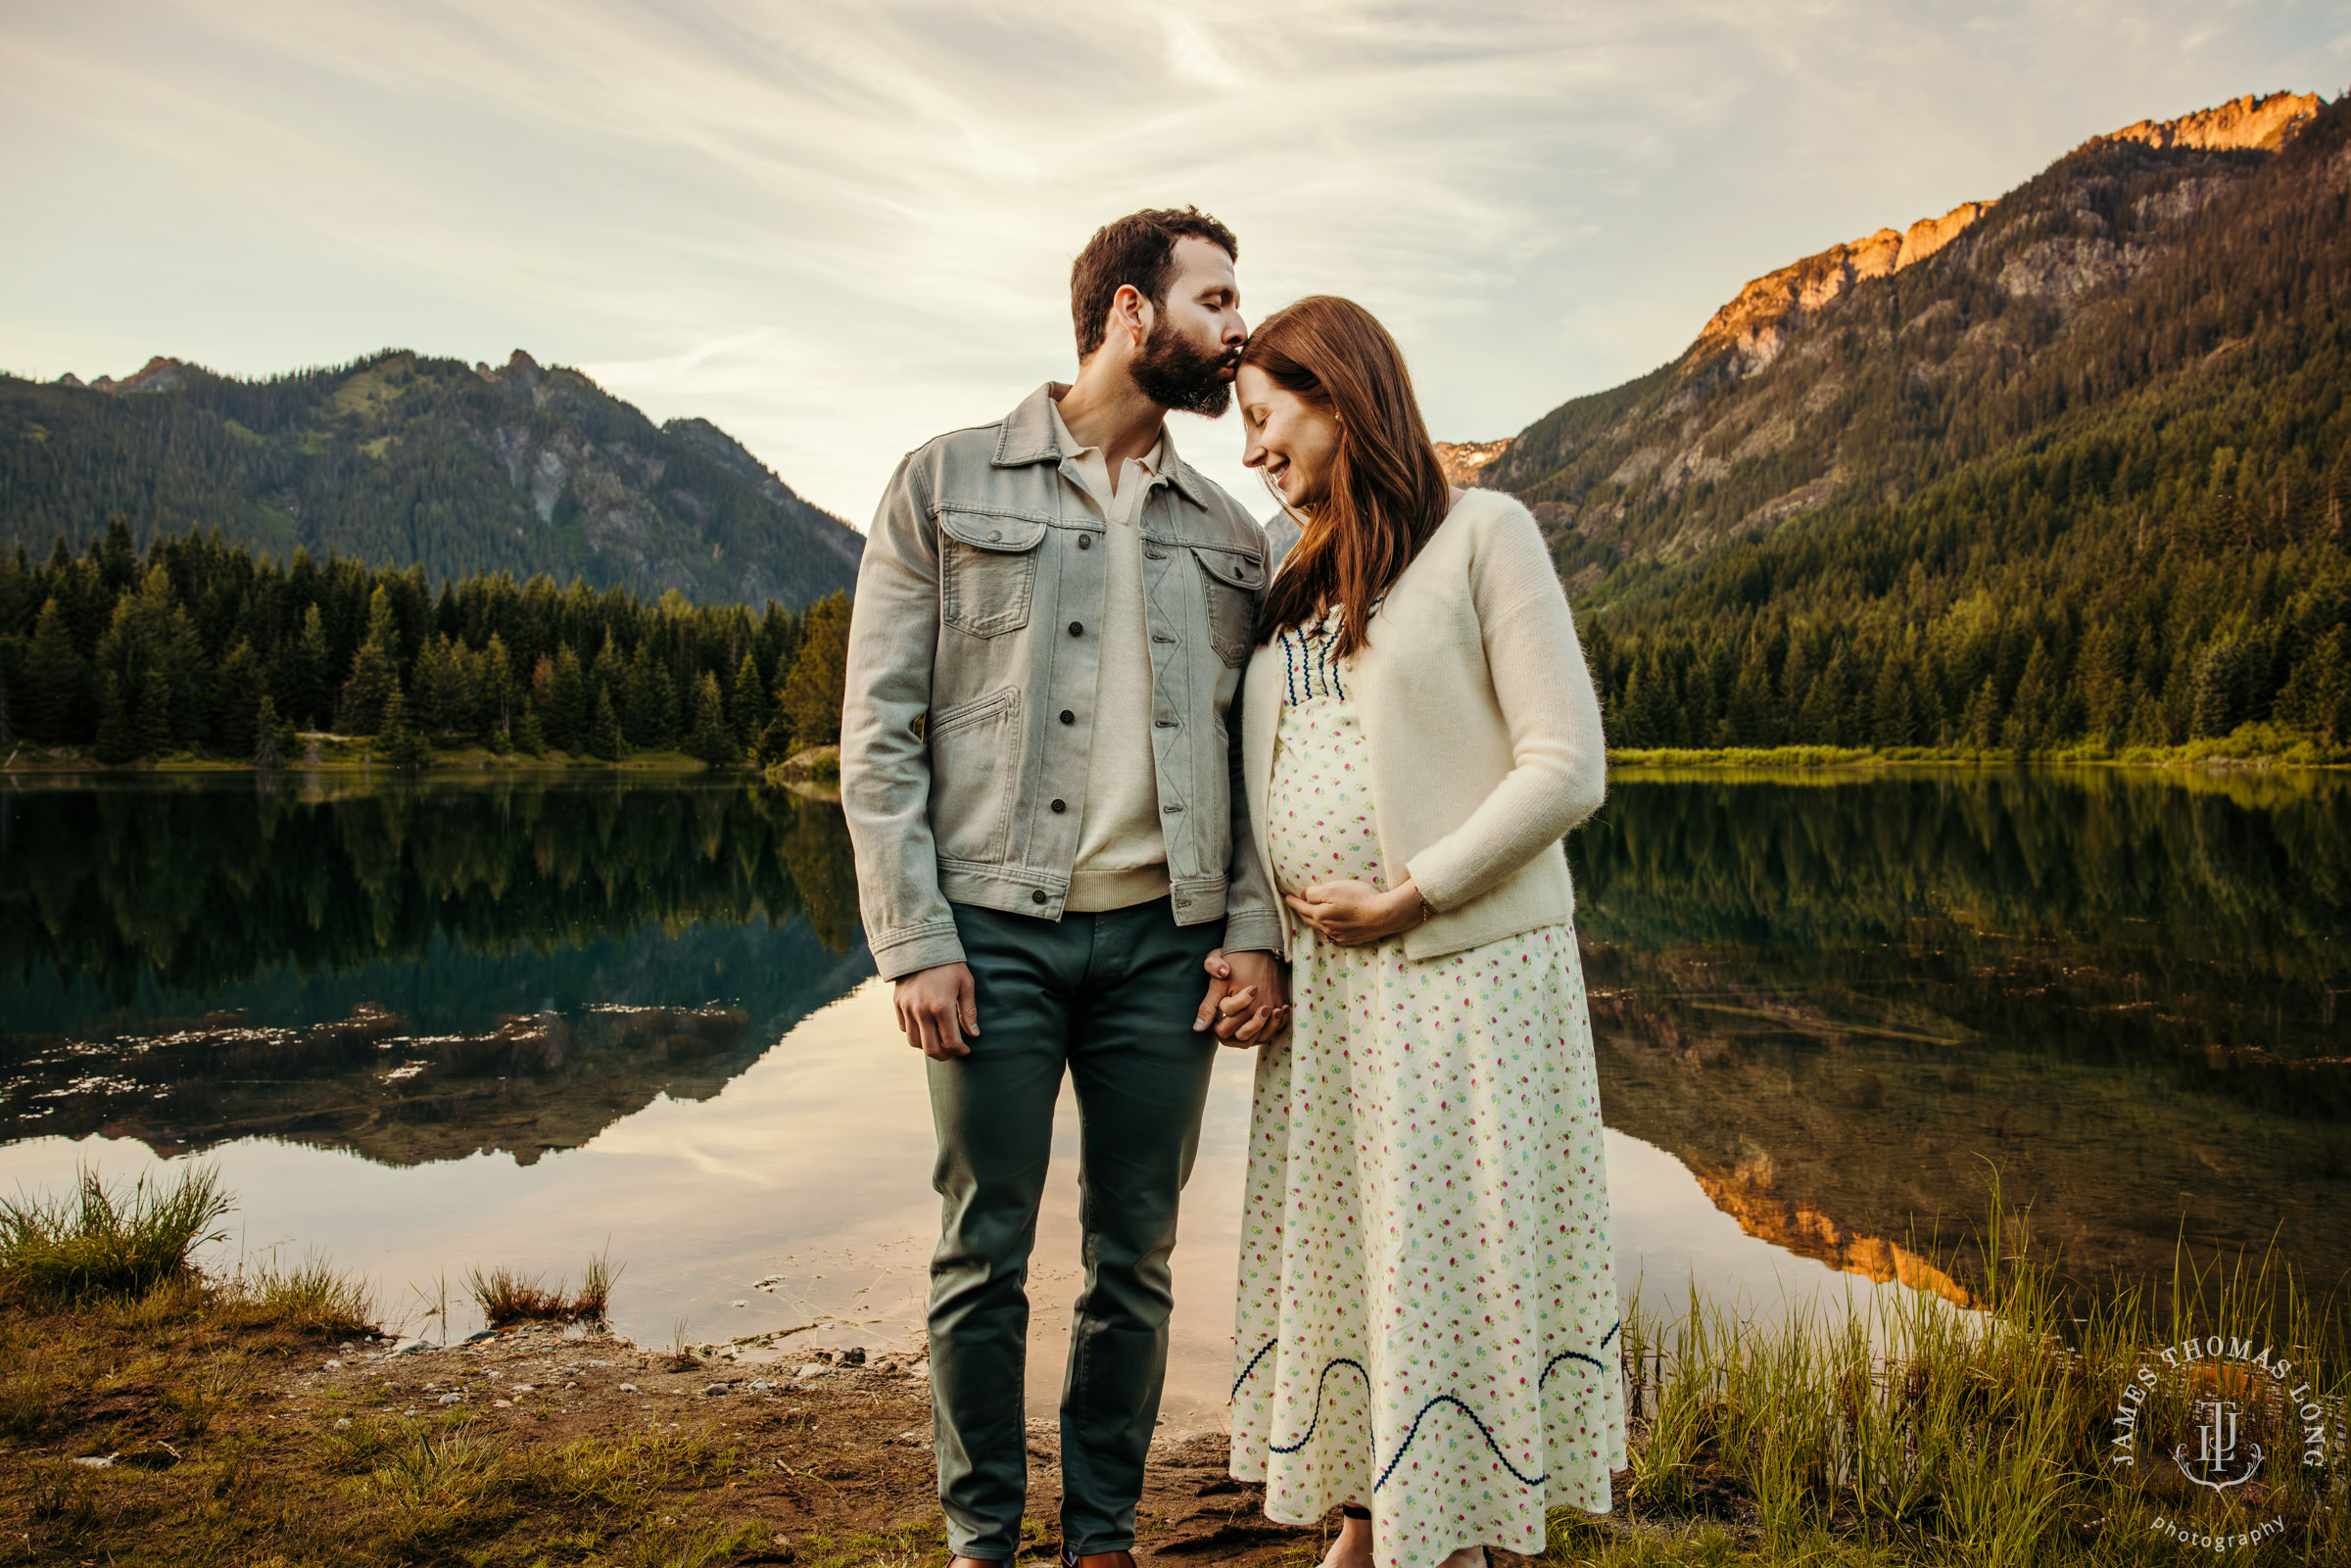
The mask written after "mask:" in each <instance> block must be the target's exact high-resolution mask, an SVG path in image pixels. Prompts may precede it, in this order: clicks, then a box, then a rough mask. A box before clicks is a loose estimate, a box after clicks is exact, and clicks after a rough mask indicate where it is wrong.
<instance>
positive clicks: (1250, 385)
mask: <svg viewBox="0 0 2351 1568" xmlns="http://www.w3.org/2000/svg"><path fill="white" fill-rule="evenodd" d="M1233 390H1234V391H1235V392H1236V393H1238V394H1239V397H1240V404H1241V430H1242V432H1243V436H1244V439H1245V440H1246V441H1247V443H1248V445H1247V447H1246V449H1245V450H1244V451H1242V452H1241V461H1242V462H1243V463H1244V464H1246V465H1247V466H1249V467H1251V468H1260V469H1263V470H1264V471H1265V475H1266V477H1267V478H1268V479H1270V480H1271V481H1272V482H1273V488H1274V489H1275V490H1277V491H1279V492H1280V493H1281V499H1283V500H1285V501H1287V502H1288V503H1289V504H1291V505H1292V506H1297V507H1301V508H1303V507H1308V506H1312V505H1314V504H1315V503H1316V502H1317V501H1319V500H1320V499H1322V497H1323V496H1324V494H1325V493H1326V492H1327V491H1328V489H1329V485H1330V465H1331V462H1332V460H1333V459H1334V458H1336V457H1337V456H1338V452H1339V422H1338V420H1337V419H1336V418H1334V417H1333V416H1332V414H1331V412H1330V410H1329V409H1327V408H1321V407H1318V406H1317V405H1315V404H1311V403H1309V402H1307V401H1306V400H1305V399H1304V398H1301V397H1300V396H1298V394H1296V393H1294V392H1292V391H1290V390H1289V389H1288V388H1286V387H1282V386H1278V385H1276V384H1275V383H1274V380H1273V378H1272V377H1271V376H1269V375H1267V374H1266V373H1265V371H1263V370H1261V369H1259V368H1258V367H1257V366H1256V365H1253V364H1244V365H1242V366H1241V370H1240V374H1239V375H1238V376H1236V377H1234V378H1233Z"/></svg>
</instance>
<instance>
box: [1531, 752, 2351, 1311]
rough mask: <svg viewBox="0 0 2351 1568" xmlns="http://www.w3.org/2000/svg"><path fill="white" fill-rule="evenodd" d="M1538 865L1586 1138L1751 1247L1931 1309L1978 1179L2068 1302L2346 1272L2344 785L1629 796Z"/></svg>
mask: <svg viewBox="0 0 2351 1568" xmlns="http://www.w3.org/2000/svg"><path fill="white" fill-rule="evenodd" d="M1571 853H1572V856H1573V858H1574V861H1575V868H1576V873H1577V886H1578V910H1577V925H1578V927H1579V931H1580V934H1581V937H1582V941H1583V947H1584V955H1585V965H1586V974H1587V978H1588V981H1589V983H1590V987H1591V994H1592V1007H1593V1014H1594V1026H1595V1031H1596V1035H1597V1038H1598V1041H1599V1047H1600V1058H1601V1060H1600V1071H1601V1085H1602V1101H1603V1105H1604V1107H1605V1109H1606V1112H1607V1121H1608V1124H1609V1125H1610V1126H1611V1127H1614V1128H1617V1129H1619V1130H1622V1131H1625V1132H1629V1133H1631V1134H1632V1135H1634V1136H1636V1137H1639V1138H1642V1139H1645V1140H1648V1141H1650V1142H1653V1143H1655V1144H1657V1145H1659V1146H1661V1147H1663V1148H1665V1149H1668V1150H1670V1151H1672V1153H1673V1154H1675V1155H1676V1156H1677V1157H1678V1158H1680V1159H1681V1161H1682V1162H1683V1163H1684V1164H1686V1165H1687V1166H1688V1167H1689V1168H1690V1170H1691V1171H1692V1173H1693V1174H1694V1175H1696V1176H1697V1178H1698V1181H1699V1184H1700V1186H1701V1187H1702V1188H1703V1189H1704V1191H1705V1192H1706V1194H1707V1196H1708V1197H1709V1198H1710V1199H1711V1200H1712V1201H1713V1202H1714V1203H1715V1204H1716V1205H1717V1206H1718V1207H1719V1208H1721V1209H1722V1210H1723V1211H1724V1212H1727V1213H1730V1214H1732V1215H1734V1216H1735V1217H1736V1218H1738V1220H1739V1221H1740V1224H1741V1225H1742V1227H1743V1228H1745V1229H1746V1230H1747V1231H1749V1233H1751V1234H1753V1235H1757V1236H1762V1237H1764V1238H1766V1239H1769V1240H1771V1241H1774V1242H1777V1243H1778V1244H1780V1245H1781V1246H1783V1247H1786V1248H1788V1249H1789V1250H1790V1251H1793V1252H1795V1253H1798V1254H1799V1255H1801V1256H1805V1257H1810V1258H1815V1259H1821V1260H1822V1261H1825V1262H1827V1263H1829V1264H1830V1265H1831V1266H1833V1267H1837V1268H1841V1269H1847V1270H1850V1271H1853V1272H1856V1273H1861V1274H1865V1275H1867V1276H1869V1277H1871V1278H1875V1279H1887V1278H1892V1277H1895V1276H1896V1275H1899V1276H1900V1277H1902V1278H1904V1279H1907V1280H1910V1281H1911V1282H1913V1283H1917V1284H1921V1285H1925V1286H1929V1287H1931V1288H1938V1289H1944V1291H1945V1294H1953V1292H1952V1291H1951V1290H1950V1289H1949V1288H1947V1287H1948V1282H1947V1281H1944V1280H1943V1279H1942V1278H1941V1277H1940V1276H1938V1275H1936V1274H1934V1273H1933V1272H1932V1271H1931V1270H1928V1269H1926V1268H1925V1266H1924V1263H1923V1260H1922V1259H1919V1258H1918V1257H1917V1256H1916V1254H1915V1253H1913V1252H1911V1251H1910V1250H1909V1249H1908V1248H1907V1247H1906V1246H1905V1245H1904V1243H1905V1242H1906V1240H1907V1238H1908V1237H1909V1236H1910V1235H1911V1234H1912V1231H1913V1227H1915V1231H1916V1234H1917V1236H1918V1237H1919V1239H1920V1241H1921V1242H1922V1243H1923V1242H1924V1241H1925V1240H1926V1239H1927V1238H1928V1237H1929V1236H1930V1235H1932V1234H1933V1232H1934V1229H1935V1225H1936V1220H1937V1216H1940V1217H1941V1235H1942V1238H1943V1242H1944V1243H1945V1244H1946V1245H1947V1244H1950V1243H1953V1242H1955V1241H1957V1240H1958V1239H1959V1236H1960V1233H1961V1232H1962V1231H1964V1230H1965V1229H1966V1227H1967V1226H1968V1225H1970V1224H1971V1223H1974V1222H1979V1221H1980V1220H1981V1218H1982V1216H1983V1212H1984V1193H1983V1187H1984V1181H1985V1177H1986V1175H1987V1172H1988V1171H1989V1170H1990V1169H1991V1167H1992V1166H1993V1165H1994V1164H1996V1165H1997V1166H1998V1168H1999V1169H2000V1170H2001V1172H2002V1177H2001V1186H2002V1192H2003V1196H2004V1199H2005V1201H2007V1202H2008V1203H2009V1204H2010V1205H2011V1206H2014V1205H2016V1204H2019V1203H2024V1202H2030V1203H2031V1204H2032V1206H2033V1220H2034V1226H2033V1229H2034V1234H2035V1237H2036V1239H2037V1240H2038V1241H2039V1243H2042V1244H2048V1245H2057V1246H2062V1247H2063V1249H2064V1256H2065V1259H2066V1262H2067V1265H2068V1272H2069V1273H2070V1274H2071V1276H2072V1277H2073V1278H2074V1279H2076V1280H2077V1281H2080V1282H2084V1283H2095V1282H2098V1281H2101V1280H2104V1279H2105V1278H2107V1277H2108V1276H2109V1273H2110V1271H2113V1270H2121V1271H2123V1272H2125V1273H2128V1274H2131V1275H2133V1276H2135V1277H2138V1278H2142V1279H2144V1278H2151V1277H2153V1276H2156V1275H2160V1274H2163V1273H2166V1272H2168V1270H2169V1269H2170V1266H2171V1263H2172V1260H2173V1256H2174V1246H2175V1241H2176V1239H2177V1238H2178V1237H2179V1236H2181V1235H2182V1234H2184V1235H2185V1236H2186V1238H2187V1239H2188V1241H2189V1242H2190V1243H2191V1244H2194V1245H2196V1246H2198V1247H2200V1248H2212V1247H2226V1248H2231V1249H2234V1248H2237V1247H2244V1248H2248V1249H2250V1251H2251V1252H2252V1253H2253V1254H2254V1255H2256V1256H2258V1255H2259V1253H2260V1252H2261V1250H2262V1248H2263V1246H2264V1245H2265V1243H2267V1242H2268V1241H2269V1240H2270V1239H2271V1237H2272V1236H2273V1235H2275V1236H2276V1237H2277V1239H2278V1242H2279V1248H2280V1250H2281V1252H2282V1253H2283V1255H2284V1256H2285V1258H2286V1259H2290V1260H2291V1261H2292V1262H2293V1263H2294V1264H2295V1266H2296V1267H2297V1270H2298V1271H2300V1272H2301V1273H2302V1274H2303V1276H2304V1277H2305V1279H2306V1280H2313V1281H2315V1282H2316V1283H2317V1284H2319V1285H2320V1286H2322V1287H2324V1286H2327V1285H2331V1284H2332V1283H2333V1282H2334V1281H2335V1280H2336V1279H2337V1278H2338V1277H2339V1276H2340V1275H2341V1274H2342V1273H2343V1271H2344V1270H2345V1269H2346V1268H2351V1212H2346V1209H2345V1199H2346V1198H2351V1191H2347V1190H2346V1188H2345V1186H2344V1182H2345V1180H2346V1177H2347V1176H2351V1138H2346V1136H2345V1126H2344V1113H2345V1109H2346V1104H2347V1103H2351V1072H2347V1070H2346V1069H2347V1068H2351V1056H2347V1055H2346V1041H2345V1038H2344V1029H2343V1021H2342V1019H2341V1016H2340V1009H2341V999H2342V997H2343V993H2344V989H2345V987H2346V985H2351V976H2347V974H2346V964H2345V958H2346V953H2345V940H2344V939H2345V936H2346V933H2347V932H2351V791H2347V790H2346V788H2345V787H2344V784H2343V781H2340V780H2337V779H2334V778H2331V777H2314V776H2311V775H2302V776H2299V777H2281V776H2275V775H2265V774H2223V775H2214V776H2186V777H2183V776H2180V775H2165V776H2156V775H2150V774H2146V773H2140V772H2133V771H2125V770H2078V771H2064V772H2054V771H2050V772H2033V773H2009V772H1990V771H1988V772H1983V773H1965V774H1960V773H1943V774H1929V775H1919V774H1897V775H1893V776H1864V775H1850V774H1847V775H1835V774H1829V775H1814V776H1810V777H1805V778H1801V779H1798V778H1792V777H1791V776H1789V775H1784V774H1783V775H1776V776H1770V777H1753V778H1738V777H1726V776H1724V775H1723V774H1720V773H1717V772H1707V773H1703V774H1701V773H1695V772H1693V773H1684V774H1681V775H1671V774H1663V773H1629V774H1626V775H1622V776H1619V777H1618V778H1617V779H1616V780H1615V781H1613V783H1612V785H1611V795H1610V799H1609V803H1608V805H1607V808H1606V809H1605V810H1604V811H1603V813H1602V815H1601V817H1600V818H1599V820H1597V821H1596V822H1595V823H1594V824H1593V825H1592V826H1590V827H1589V828H1587V829H1586V831H1585V832H1582V833H1580V834H1579V835H1577V837H1576V838H1575V839H1574V840H1572V841H1571Z"/></svg>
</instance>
